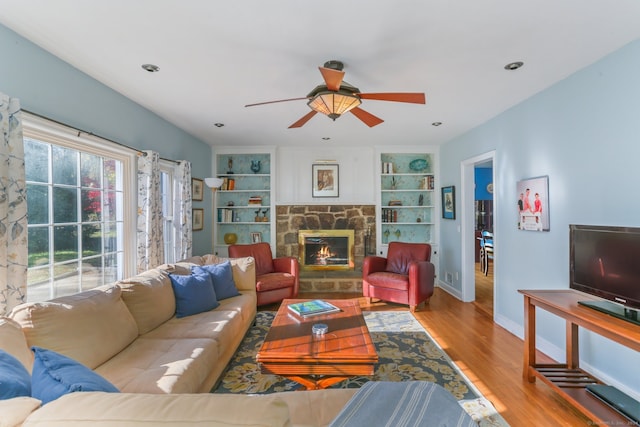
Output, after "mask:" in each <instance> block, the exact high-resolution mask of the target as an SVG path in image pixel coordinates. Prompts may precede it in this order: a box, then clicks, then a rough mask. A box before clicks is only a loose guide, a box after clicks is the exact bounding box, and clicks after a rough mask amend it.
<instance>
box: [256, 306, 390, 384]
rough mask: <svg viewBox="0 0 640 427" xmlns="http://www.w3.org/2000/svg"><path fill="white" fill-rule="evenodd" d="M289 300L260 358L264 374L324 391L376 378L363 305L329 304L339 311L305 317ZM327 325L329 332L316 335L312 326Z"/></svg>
mask: <svg viewBox="0 0 640 427" xmlns="http://www.w3.org/2000/svg"><path fill="white" fill-rule="evenodd" d="M300 301H308V300H301V299H285V300H284V301H282V304H281V305H280V309H279V310H278V312H277V313H276V317H275V318H274V319H273V323H272V324H271V328H270V329H269V332H268V333H267V336H266V337H265V340H264V343H263V344H262V347H261V348H260V350H259V351H258V354H257V355H256V360H257V362H258V363H259V364H260V369H261V371H262V372H263V373H267V374H276V375H281V376H283V377H286V378H289V379H291V380H293V381H296V382H298V383H300V384H302V385H303V386H305V387H306V389H307V390H317V389H323V388H327V387H329V386H331V385H332V384H335V383H338V382H340V381H343V380H345V379H347V378H349V377H351V376H356V375H373V372H374V369H375V364H376V363H377V362H378V354H377V353H376V349H375V346H374V345H373V342H372V341H371V335H369V329H368V328H367V324H366V323H365V321H364V317H363V316H362V312H361V311H360V305H359V304H358V302H357V301H352V300H328V301H329V302H330V303H332V304H333V305H335V306H337V307H339V308H340V310H341V311H340V312H336V313H329V314H321V315H317V316H312V317H308V318H302V317H300V316H298V315H296V314H294V313H292V312H291V311H290V310H289V309H288V308H287V306H288V305H289V304H293V303H296V302H300ZM316 323H324V324H326V325H327V326H328V327H329V331H328V332H327V333H326V334H325V335H324V337H314V336H313V334H312V333H311V327H312V326H313V325H314V324H316Z"/></svg>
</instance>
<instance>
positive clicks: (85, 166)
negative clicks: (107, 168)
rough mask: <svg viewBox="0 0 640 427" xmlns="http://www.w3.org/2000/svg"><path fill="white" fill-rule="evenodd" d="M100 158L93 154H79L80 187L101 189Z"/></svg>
mask: <svg viewBox="0 0 640 427" xmlns="http://www.w3.org/2000/svg"><path fill="white" fill-rule="evenodd" d="M101 163H102V162H101V160H100V157H98V156H94V155H93V154H87V153H81V154H80V173H81V175H80V185H82V186H83V187H89V188H102V184H101V182H100V181H101V180H100V178H101V176H102V170H101V168H100V165H101Z"/></svg>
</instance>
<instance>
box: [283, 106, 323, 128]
mask: <svg viewBox="0 0 640 427" xmlns="http://www.w3.org/2000/svg"><path fill="white" fill-rule="evenodd" d="M316 114H317V112H316V111H315V110H311V111H309V112H308V113H307V114H305V115H304V116H303V117H302V118H301V119H300V120H298V121H297V122H295V123H294V124H292V125H291V126H289V129H291V128H301V127H302V126H303V125H304V124H305V123H307V122H308V121H309V120H311V117H313V116H315V115H316Z"/></svg>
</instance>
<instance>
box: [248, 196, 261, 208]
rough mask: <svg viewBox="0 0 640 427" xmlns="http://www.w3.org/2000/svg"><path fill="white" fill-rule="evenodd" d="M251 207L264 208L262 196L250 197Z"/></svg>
mask: <svg viewBox="0 0 640 427" xmlns="http://www.w3.org/2000/svg"><path fill="white" fill-rule="evenodd" d="M249 205H256V206H262V197H261V196H251V197H249Z"/></svg>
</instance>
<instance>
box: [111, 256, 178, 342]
mask: <svg viewBox="0 0 640 427" xmlns="http://www.w3.org/2000/svg"><path fill="white" fill-rule="evenodd" d="M117 285H118V286H120V288H122V300H123V301H124V303H125V304H126V305H127V308H128V309H129V311H130V312H131V315H132V316H133V318H134V319H135V321H136V324H137V325H138V332H139V333H140V335H142V334H146V333H147V332H149V331H150V330H152V329H154V328H156V327H158V326H159V325H161V324H162V323H164V322H166V321H167V320H169V319H171V318H172V317H173V316H174V315H175V314H176V298H175V296H174V294H173V288H172V287H171V280H170V279H169V275H168V274H167V272H166V271H164V270H160V269H158V268H154V269H151V270H147V271H145V272H143V273H141V274H138V275H137V276H134V277H131V278H129V279H125V280H121V281H119V282H118V283H117Z"/></svg>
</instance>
